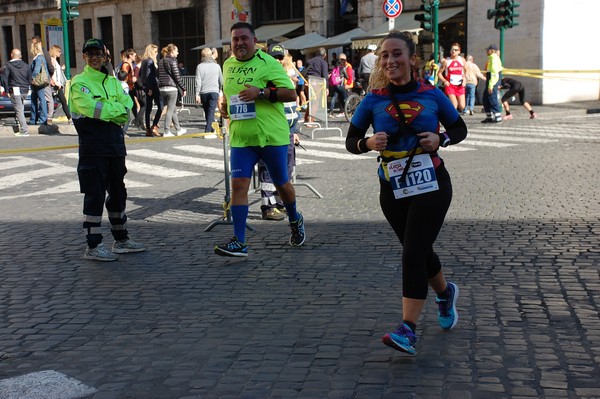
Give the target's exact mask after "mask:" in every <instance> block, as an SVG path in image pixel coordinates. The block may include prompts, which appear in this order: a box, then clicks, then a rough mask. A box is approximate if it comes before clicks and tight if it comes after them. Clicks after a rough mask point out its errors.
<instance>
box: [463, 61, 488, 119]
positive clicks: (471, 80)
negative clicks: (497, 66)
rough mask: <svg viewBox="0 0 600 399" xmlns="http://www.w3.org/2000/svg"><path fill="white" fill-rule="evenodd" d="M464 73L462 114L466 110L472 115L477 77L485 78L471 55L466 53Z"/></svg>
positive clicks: (465, 112) (464, 113)
mask: <svg viewBox="0 0 600 399" xmlns="http://www.w3.org/2000/svg"><path fill="white" fill-rule="evenodd" d="M465 69H466V74H465V80H466V82H467V86H466V94H465V102H466V106H465V109H464V110H463V115H466V114H467V112H468V113H469V115H473V112H474V110H475V97H476V96H477V84H478V83H479V79H482V80H485V76H483V74H482V73H481V69H479V66H477V64H476V63H475V62H474V61H473V56H472V55H467V63H466V64H465Z"/></svg>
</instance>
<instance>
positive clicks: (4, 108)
mask: <svg viewBox="0 0 600 399" xmlns="http://www.w3.org/2000/svg"><path fill="white" fill-rule="evenodd" d="M1 89H2V91H0V118H14V116H15V107H14V105H13V103H12V101H11V100H10V97H9V96H8V93H7V92H6V91H4V87H1ZM30 115H31V90H29V93H27V98H26V99H25V117H29V116H30Z"/></svg>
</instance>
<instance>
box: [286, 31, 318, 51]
mask: <svg viewBox="0 0 600 399" xmlns="http://www.w3.org/2000/svg"><path fill="white" fill-rule="evenodd" d="M325 40H327V38H326V37H323V36H321V35H319V34H318V33H315V32H311V33H307V34H305V35H302V36H298V37H295V38H293V39H290V40H286V41H284V42H281V43H279V44H281V45H282V46H283V48H286V49H289V50H304V49H306V48H312V47H319V46H320V43H321V42H323V41H325Z"/></svg>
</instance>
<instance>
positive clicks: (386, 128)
mask: <svg viewBox="0 0 600 399" xmlns="http://www.w3.org/2000/svg"><path fill="white" fill-rule="evenodd" d="M379 48H380V49H381V51H380V54H379V56H378V59H377V64H376V67H375V69H374V70H373V73H372V75H371V80H370V85H369V93H368V94H367V96H366V97H365V98H364V99H363V100H362V101H361V103H360V105H359V107H358V109H357V110H356V112H355V113H354V115H353V117H352V122H351V124H350V128H349V129H348V135H347V138H346V149H347V150H348V151H350V152H352V153H355V154H361V153H365V152H368V151H379V152H380V157H379V158H378V159H380V160H381V164H380V166H379V169H378V175H379V182H380V187H381V188H380V193H379V201H380V205H381V209H382V210H383V214H384V215H385V217H386V219H387V221H388V222H389V224H390V226H391V227H392V229H393V230H394V232H395V233H396V235H397V236H398V238H399V240H400V243H401V244H402V247H403V251H402V321H401V322H400V324H399V326H398V328H397V329H396V330H394V331H393V332H391V333H389V334H386V335H384V336H383V338H382V341H383V343H384V344H386V345H388V346H390V347H392V348H394V349H396V350H399V351H402V352H406V353H408V354H411V355H415V354H416V348H415V344H416V342H417V335H416V326H417V321H418V319H419V315H420V314H421V311H422V309H423V306H424V305H425V299H426V298H427V291H428V286H429V285H430V286H431V287H432V289H433V290H434V291H435V293H436V302H437V304H438V308H439V312H438V320H439V324H440V326H441V328H442V329H444V330H449V329H451V328H453V327H454V326H455V325H456V322H457V321H458V314H457V312H456V301H457V298H458V293H459V290H458V286H457V285H456V284H454V283H450V282H446V279H445V277H444V274H443V272H442V265H441V263H440V260H439V258H438V256H437V255H436V253H435V252H434V250H433V244H434V242H435V240H436V237H437V235H438V233H439V231H440V229H441V227H442V224H443V222H444V218H445V216H446V212H447V211H448V208H449V207H450V202H451V199H452V184H451V182H450V176H449V174H448V171H447V170H446V168H445V166H444V162H443V161H442V159H441V158H440V157H439V156H438V153H437V150H438V148H439V147H440V146H442V147H445V146H447V145H450V144H456V143H459V142H460V141H462V140H463V139H464V138H465V137H466V135H467V127H466V125H465V123H464V121H463V120H462V119H461V117H460V116H459V114H458V112H457V111H456V109H455V107H454V106H453V105H452V103H451V102H450V101H449V100H448V98H447V97H446V96H445V95H444V94H443V93H442V92H441V91H440V90H439V89H437V88H436V87H434V86H432V85H430V84H426V83H425V82H424V81H421V80H419V81H415V80H414V79H413V77H412V76H413V75H412V73H411V71H412V70H413V69H414V68H416V65H415V63H416V55H415V45H414V43H413V40H412V36H411V34H410V33H408V32H398V31H391V32H390V33H389V34H388V35H387V36H386V37H384V39H383V41H382V43H381V45H380V47H379ZM397 110H401V113H400V112H398V111H397ZM402 115H403V116H402ZM440 123H441V124H442V125H443V126H444V128H445V130H446V131H445V132H441V131H440ZM371 125H372V126H373V131H374V132H375V133H374V134H373V135H371V136H369V137H365V134H366V132H367V130H368V129H369V127H370V126H371ZM408 158H412V159H411V160H410V161H409V160H408ZM407 163H408V164H409V165H410V166H409V167H408V170H407V171H406V172H405V170H406V167H405V165H406V164H407Z"/></svg>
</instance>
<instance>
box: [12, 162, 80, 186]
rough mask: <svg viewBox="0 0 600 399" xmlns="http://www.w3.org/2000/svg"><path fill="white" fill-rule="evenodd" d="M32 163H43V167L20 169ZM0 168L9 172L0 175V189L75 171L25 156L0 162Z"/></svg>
mask: <svg viewBox="0 0 600 399" xmlns="http://www.w3.org/2000/svg"><path fill="white" fill-rule="evenodd" d="M34 165H44V166H45V167H44V168H42V169H34V170H26V171H22V170H23V169H25V168H27V169H31V166H34ZM0 169H2V170H3V172H4V171H8V172H9V173H10V174H7V175H5V176H2V177H0V190H3V189H6V188H8V187H13V186H16V185H19V184H23V183H27V182H30V181H33V180H36V179H40V178H43V177H48V176H54V175H60V174H64V173H75V171H74V170H73V168H69V167H67V166H64V165H61V164H57V163H52V162H43V161H38V160H35V159H30V158H26V157H15V159H14V160H12V161H8V162H0ZM15 169H16V170H15ZM3 174H4V173H3Z"/></svg>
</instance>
